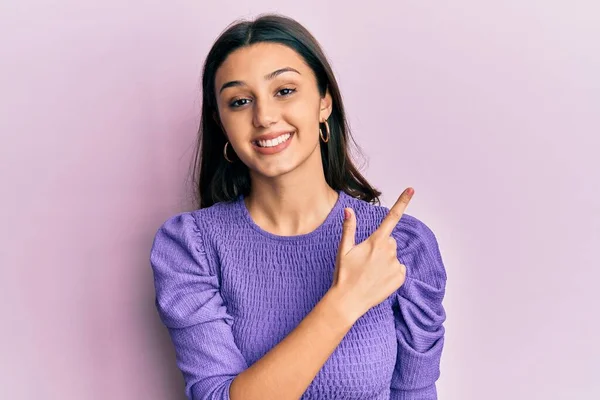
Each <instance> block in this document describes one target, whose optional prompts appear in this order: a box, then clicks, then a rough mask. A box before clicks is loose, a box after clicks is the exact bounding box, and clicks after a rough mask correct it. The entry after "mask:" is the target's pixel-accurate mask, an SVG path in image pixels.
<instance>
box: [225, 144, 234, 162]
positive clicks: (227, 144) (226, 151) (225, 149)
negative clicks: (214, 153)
mask: <svg viewBox="0 0 600 400" xmlns="http://www.w3.org/2000/svg"><path fill="white" fill-rule="evenodd" d="M228 144H229V142H225V147H223V157H225V159H226V160H227V161H228V162H230V163H233V161H231V160H230V159H229V158H228V157H227V145H228Z"/></svg>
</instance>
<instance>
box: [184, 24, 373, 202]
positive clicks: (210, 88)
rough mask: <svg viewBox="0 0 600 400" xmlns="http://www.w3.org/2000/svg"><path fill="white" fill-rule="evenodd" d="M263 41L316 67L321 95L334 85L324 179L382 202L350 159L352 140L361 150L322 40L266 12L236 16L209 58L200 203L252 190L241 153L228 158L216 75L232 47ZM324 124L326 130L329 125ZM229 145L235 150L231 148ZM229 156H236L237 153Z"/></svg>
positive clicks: (198, 155)
mask: <svg viewBox="0 0 600 400" xmlns="http://www.w3.org/2000/svg"><path fill="white" fill-rule="evenodd" d="M260 42H271V43H279V44H282V45H285V46H288V47H290V48H291V49H293V50H295V51H296V52H297V53H298V54H299V55H300V56H301V57H302V58H303V59H304V60H305V62H306V63H307V64H308V65H309V66H310V68H311V69H312V70H313V72H314V74H315V76H316V78H317V84H318V88H319V92H320V94H321V97H324V96H325V93H326V90H327V89H329V93H330V94H331V97H332V101H333V110H332V113H331V115H330V116H329V119H328V120H327V121H328V123H329V128H330V137H329V141H328V143H323V142H322V141H321V142H320V143H321V159H322V161H323V168H324V171H325V180H326V181H327V183H328V184H329V186H331V188H333V189H334V190H343V191H344V192H346V193H347V194H349V195H350V196H352V197H355V198H359V199H362V200H365V201H367V202H371V203H376V204H379V203H380V200H379V196H380V195H381V192H380V191H378V190H377V189H375V188H374V187H373V186H371V185H370V184H369V183H368V182H367V180H366V179H365V178H364V177H363V176H362V175H361V174H360V172H359V171H358V169H357V168H356V167H355V166H354V164H353V162H352V160H351V156H350V152H349V148H348V144H349V142H350V141H351V142H352V143H353V144H354V145H355V148H356V149H357V150H359V148H358V146H357V145H356V142H355V141H354V139H353V138H352V135H351V134H350V129H349V125H348V122H347V121H346V114H345V113H344V106H343V103H342V97H341V94H340V89H339V87H338V84H337V82H336V79H335V77H334V75H333V71H332V69H331V66H330V65H329V62H328V61H327V58H326V57H325V54H324V53H323V51H322V50H321V48H320V46H319V43H318V42H317V40H316V39H315V38H314V37H313V36H312V34H311V33H310V32H309V31H308V30H307V29H306V28H304V27H303V26H302V25H301V24H300V23H298V22H297V21H295V20H293V19H291V18H289V17H286V16H282V15H277V14H263V15H261V16H259V17H258V18H257V19H255V20H254V21H245V20H241V21H236V22H234V23H233V24H231V25H230V26H229V27H227V29H226V30H225V31H224V32H223V33H222V34H221V35H220V36H219V38H218V39H217V40H216V41H215V43H214V44H213V46H212V48H211V49H210V51H209V53H208V55H207V57H206V61H205V63H204V70H203V75H202V115H201V119H200V128H199V131H198V141H197V146H196V150H195V153H194V157H193V172H192V181H193V184H194V197H195V198H194V201H195V206H196V207H197V208H205V207H209V206H211V205H213V204H215V203H217V202H220V201H229V200H233V199H235V198H236V197H237V196H239V195H240V194H244V195H248V194H249V193H250V184H251V182H250V172H249V168H248V167H247V166H246V165H245V164H244V163H243V162H241V161H240V160H239V158H237V157H235V158H233V160H234V162H233V163H230V162H228V161H227V160H225V158H224V157H223V147H224V146H225V143H226V142H227V137H226V136H225V133H224V132H223V130H222V128H221V126H220V124H219V121H218V118H219V117H218V115H219V113H218V109H217V101H216V92H215V75H216V73H217V69H218V68H219V67H220V66H221V64H222V63H223V61H225V59H226V58H227V56H228V55H229V54H231V53H232V52H233V51H235V50H237V49H239V48H241V47H244V46H250V45H252V44H255V43H260ZM320 127H321V128H322V129H323V132H324V133H325V132H326V131H325V125H324V124H321V125H320ZM229 147H231V146H229ZM228 150H229V152H228V153H230V154H231V148H229V149H228ZM359 151H360V150H359ZM228 157H229V158H230V159H232V157H234V156H232V155H228Z"/></svg>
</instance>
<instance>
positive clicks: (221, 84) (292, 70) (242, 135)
mask: <svg viewBox="0 0 600 400" xmlns="http://www.w3.org/2000/svg"><path fill="white" fill-rule="evenodd" d="M215 91H216V100H217V105H218V110H219V118H220V121H221V124H222V126H223V129H224V131H225V132H226V135H227V139H228V140H229V142H230V146H228V149H227V151H228V157H229V158H230V159H234V158H235V155H234V154H233V152H232V149H231V147H233V150H235V153H236V154H237V157H239V158H240V160H241V161H242V162H243V163H244V164H246V165H247V166H248V167H249V168H250V174H251V176H253V177H254V178H257V177H260V176H262V177H277V176H280V175H283V174H286V173H288V172H290V171H293V170H296V169H297V168H299V167H302V168H303V170H304V172H305V173H310V172H311V171H312V170H311V169H312V168H322V161H321V154H320V148H319V140H320V139H319V122H322V121H325V120H326V119H327V118H328V117H329V115H330V114H331V96H330V95H329V92H328V93H327V94H326V96H325V97H324V98H321V97H320V94H319V90H318V87H317V80H316V77H315V75H314V73H313V71H312V69H311V68H310V67H309V66H308V65H306V64H305V62H304V60H303V59H302V57H301V56H300V55H298V54H297V53H296V52H295V51H294V50H292V49H291V48H289V47H287V46H284V45H281V44H276V43H257V44H254V45H251V46H248V47H244V48H240V49H238V50H236V51H234V52H233V53H231V54H230V55H229V56H228V57H227V58H226V59H225V62H224V63H223V64H222V65H221V66H220V67H219V69H218V70H217V73H216V77H215ZM272 134H275V135H277V136H281V137H279V138H278V139H275V140H274V141H272V142H271V143H265V142H261V143H258V144H257V142H256V140H257V138H259V136H262V135H272ZM290 134H291V136H289V138H288V139H287V141H286V142H284V143H281V144H279V146H278V147H276V148H269V149H267V148H266V147H268V146H269V145H271V146H272V145H274V144H276V143H278V142H279V141H281V140H283V139H285V138H287V137H288V135H290ZM323 135H326V132H323ZM267 153H268V154H267ZM305 167H306V169H304V168H305ZM257 174H259V176H257Z"/></svg>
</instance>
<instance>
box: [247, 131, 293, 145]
mask: <svg viewBox="0 0 600 400" xmlns="http://www.w3.org/2000/svg"><path fill="white" fill-rule="evenodd" d="M293 134H294V132H288V133H284V134H283V135H279V136H277V137H276V138H274V139H269V140H254V141H253V142H252V143H253V144H254V145H256V146H258V147H262V148H269V147H276V146H278V145H280V144H281V143H285V142H287V141H288V140H290V138H291V137H292V135H293Z"/></svg>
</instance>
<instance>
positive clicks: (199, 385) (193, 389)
mask: <svg viewBox="0 0 600 400" xmlns="http://www.w3.org/2000/svg"><path fill="white" fill-rule="evenodd" d="M150 264H151V266H152V271H153V274H154V286H155V290H156V299H155V304H156V308H157V310H158V314H159V315H160V318H161V320H162V322H163V323H164V324H165V326H166V327H167V329H168V331H169V335H170V337H171V340H172V342H173V344H174V346H175V353H176V361H177V366H178V367H179V369H180V370H181V372H182V373H183V377H184V380H185V393H186V395H187V397H188V398H189V399H191V400H200V399H202V400H205V399H206V400H217V399H218V400H229V387H230V385H231V382H232V381H233V379H234V378H235V376H236V375H237V374H239V373H240V372H242V371H243V370H245V369H246V368H248V366H247V363H246V360H245V359H244V357H243V355H242V354H241V352H240V350H239V349H238V347H237V346H236V344H235V342H234V337H233V333H232V330H231V325H232V322H233V317H232V316H231V315H230V314H229V313H228V311H227V309H226V307H225V305H224V302H223V298H222V297H221V293H220V287H219V281H218V278H217V275H216V273H215V271H213V270H212V269H211V268H210V266H209V263H208V259H207V255H206V253H205V250H204V246H203V241H202V237H201V234H200V230H199V228H198V224H197V223H196V220H195V219H194V216H193V214H191V213H189V212H188V213H182V214H179V215H176V216H174V217H171V218H170V219H168V220H167V221H166V222H164V224H163V225H162V226H161V227H160V228H159V229H158V232H157V233H156V236H155V238H154V242H153V244H152V249H151V253H150Z"/></svg>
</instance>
